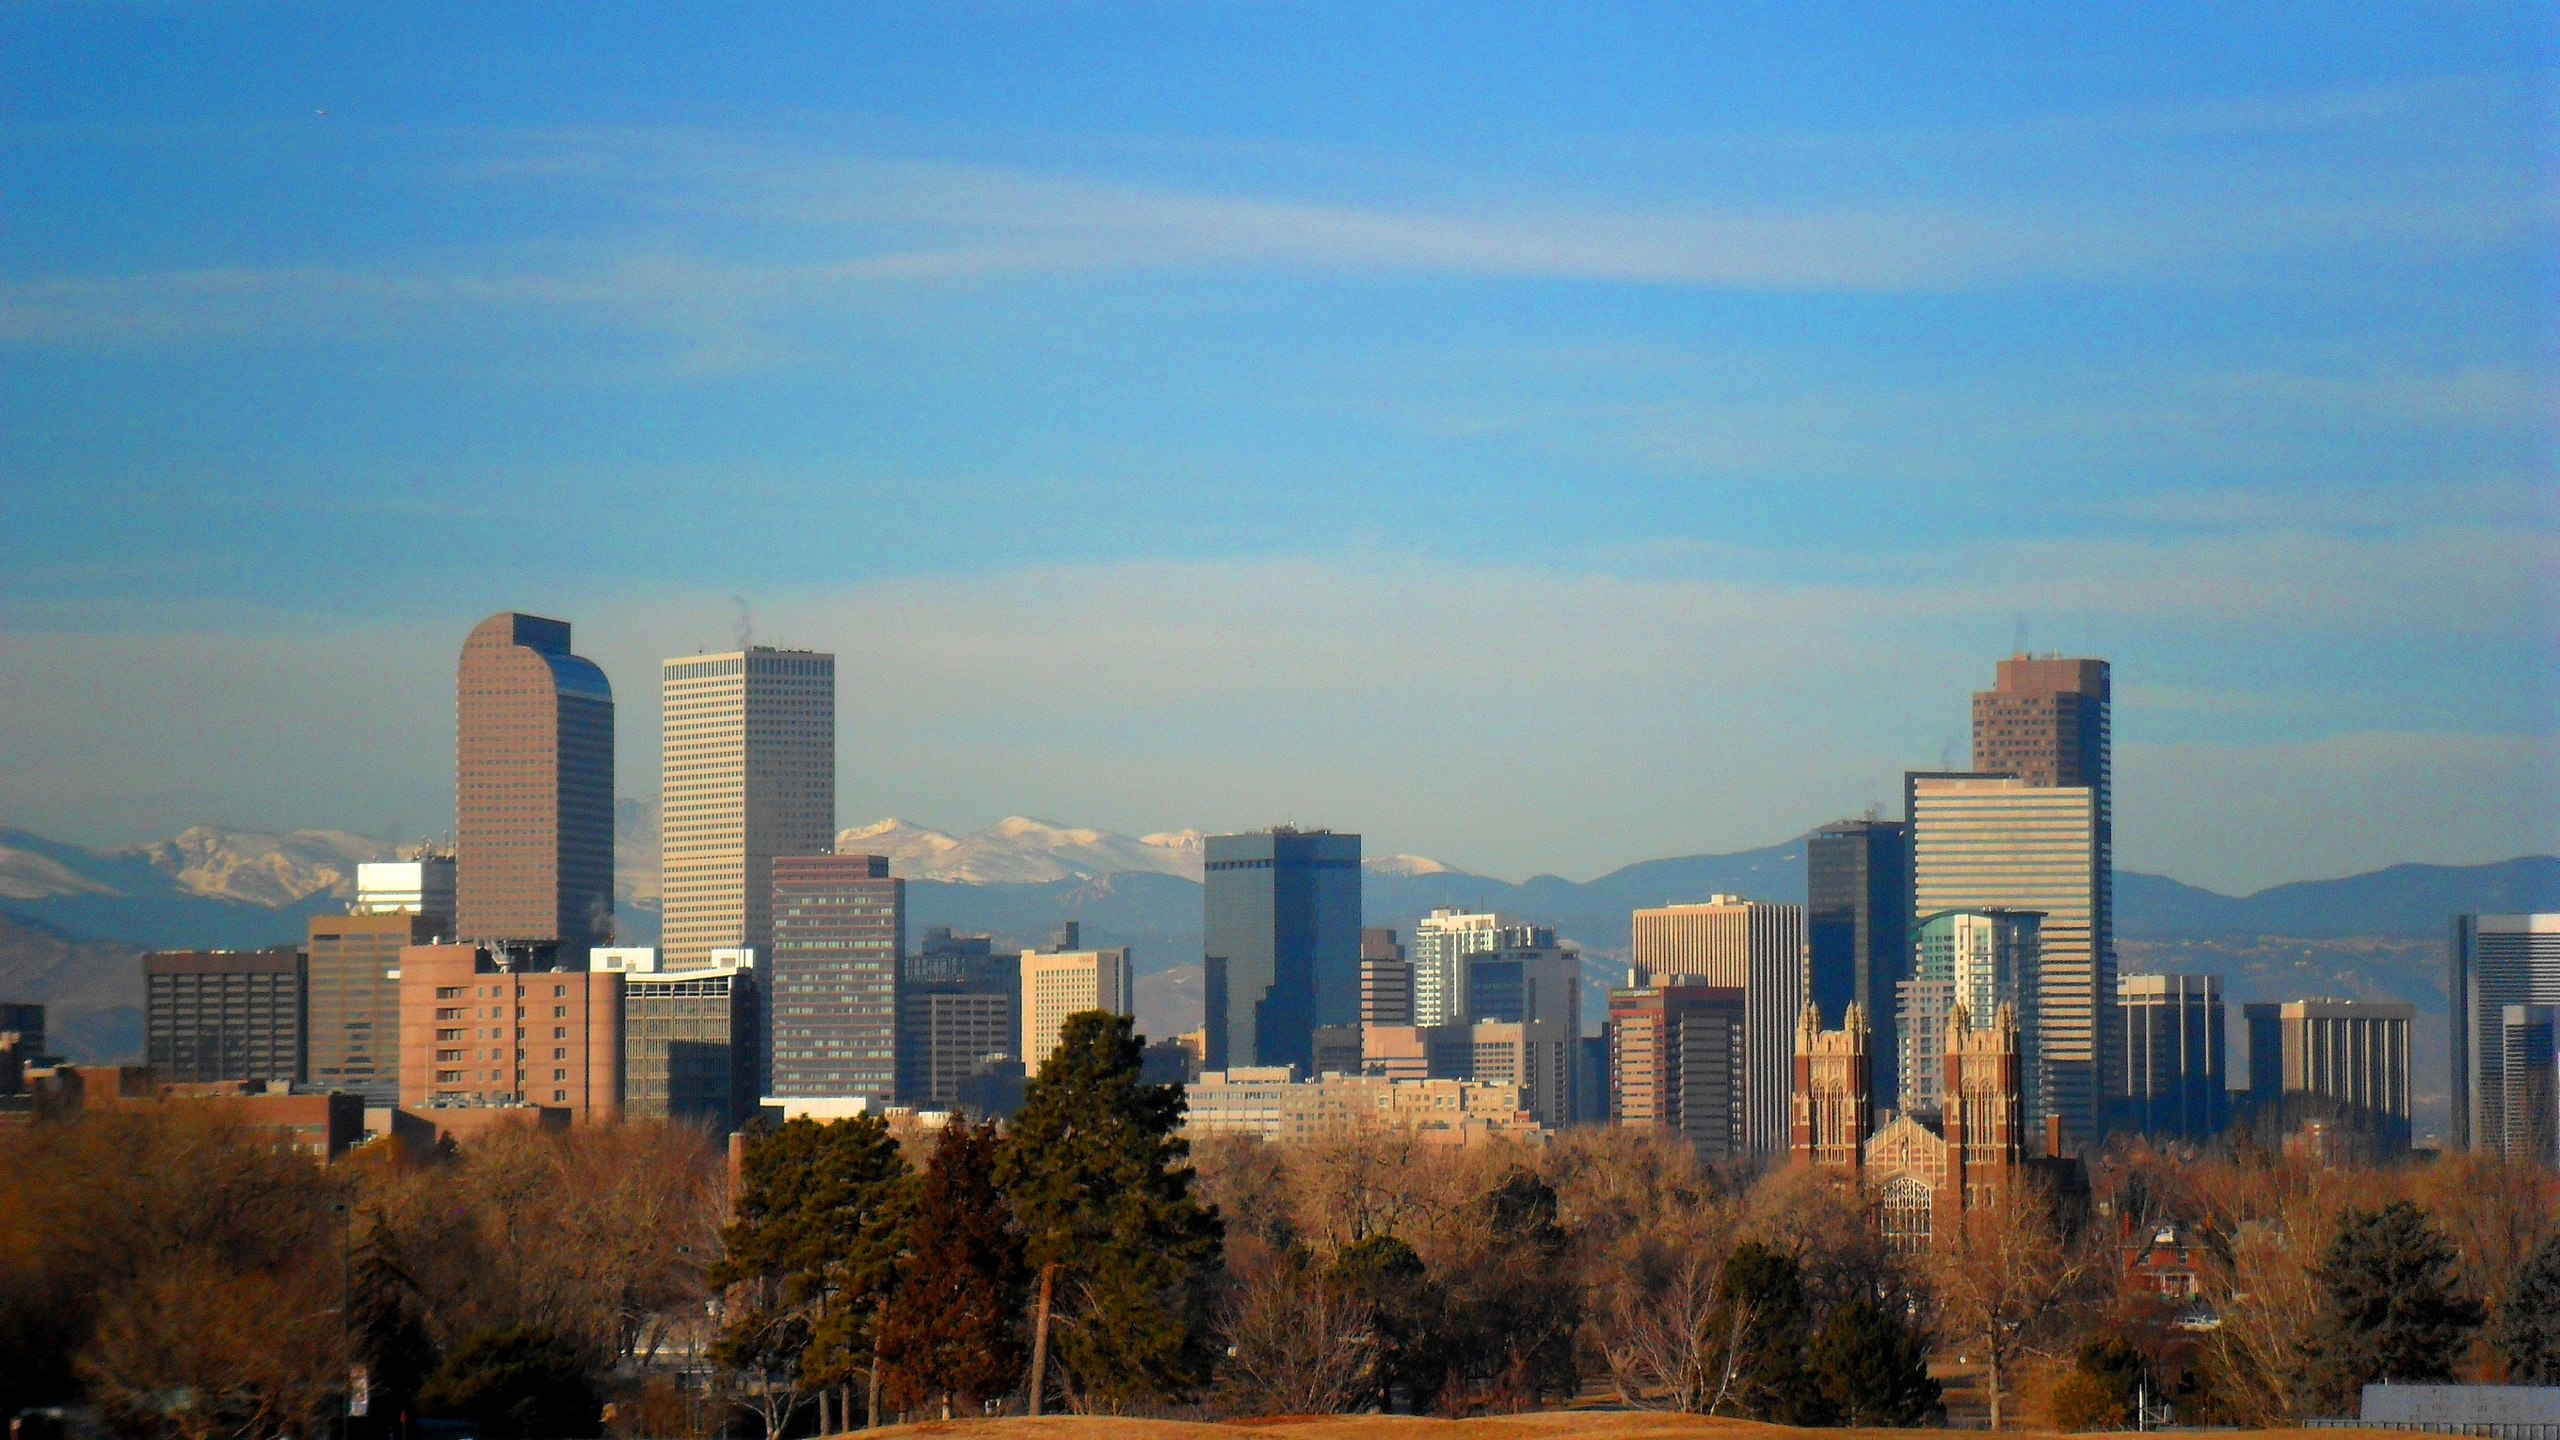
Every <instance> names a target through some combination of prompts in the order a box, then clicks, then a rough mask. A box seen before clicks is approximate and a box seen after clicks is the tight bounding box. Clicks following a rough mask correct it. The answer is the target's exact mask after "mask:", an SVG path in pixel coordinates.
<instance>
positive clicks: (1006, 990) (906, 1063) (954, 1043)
mask: <svg viewBox="0 0 2560 1440" xmlns="http://www.w3.org/2000/svg"><path fill="white" fill-rule="evenodd" d="M903 975H904V978H903V979H902V981H901V982H900V984H899V986H898V1095H899V1098H900V1099H901V1100H903V1101H904V1102H905V1103H907V1104H910V1105H919V1106H924V1107H927V1108H931V1109H936V1110H948V1109H950V1108H952V1107H953V1106H955V1105H959V1104H961V1103H962V1099H961V1091H962V1088H963V1087H964V1086H966V1085H967V1084H968V1083H969V1081H970V1078H971V1077H972V1076H974V1075H977V1074H979V1073H980V1072H981V1071H982V1070H984V1069H986V1068H987V1067H988V1066H989V1065H1002V1064H1005V1063H1007V1062H1014V1063H1016V1065H1017V1068H1018V1062H1019V1061H1020V1059H1021V1053H1020V1052H1021V1046H1022V961H1021V958H1020V957H1019V956H1018V955H1015V954H1013V953H1010V952H1008V953H1005V954H1001V955H1000V954H997V953H996V950H995V941H994V938H993V937H992V936H987V935H955V934H953V933H952V932H951V931H950V930H949V929H948V928H947V927H941V926H937V927H935V928H934V929H931V930H927V931H926V932H925V934H924V938H923V939H922V940H921V941H919V942H917V944H916V950H915V953H914V954H912V955H910V956H908V957H907V960H906V967H905V970H904V972H903Z"/></svg>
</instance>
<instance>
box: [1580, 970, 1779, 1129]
mask: <svg viewBox="0 0 2560 1440" xmlns="http://www.w3.org/2000/svg"><path fill="white" fill-rule="evenodd" d="M1746 1013H1747V1010H1746V1000H1745V996H1744V994H1743V991H1742V988H1741V987H1740V986H1716V985H1635V986H1629V987H1627V988H1626V989H1622V990H1613V991H1611V992H1609V1022H1608V1029H1607V1031H1606V1034H1605V1035H1604V1037H1603V1038H1604V1039H1605V1040H1606V1041H1607V1043H1608V1055H1609V1060H1608V1065H1607V1067H1606V1070H1607V1074H1608V1085H1609V1122H1610V1123H1611V1124H1613V1125H1623V1126H1626V1127H1628V1128H1630V1129H1636V1130H1664V1131H1670V1132H1672V1133H1674V1134H1677V1135H1679V1136H1680V1137H1681V1138H1683V1139H1685V1140H1687V1141H1688V1142H1689V1144H1690V1147H1691V1148H1692V1149H1694V1150H1695V1151H1696V1152H1697V1155H1698V1158H1699V1159H1701V1160H1705V1161H1710V1162H1713V1161H1723V1160H1734V1159H1739V1158H1741V1157H1742V1156H1743V1155H1744V1154H1745V1153H1747V1137H1746V1136H1745V1133H1744V1125H1743V1094H1744V1079H1743V1073H1744V1072H1743V1065H1744V1060H1743V1057H1744V1051H1745V1044H1744V1035H1745V1033H1746V1030H1745V1015H1746Z"/></svg>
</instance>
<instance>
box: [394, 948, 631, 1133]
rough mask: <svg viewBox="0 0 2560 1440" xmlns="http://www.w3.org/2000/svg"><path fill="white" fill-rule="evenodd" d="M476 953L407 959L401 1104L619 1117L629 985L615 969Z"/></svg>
mask: <svg viewBox="0 0 2560 1440" xmlns="http://www.w3.org/2000/svg"><path fill="white" fill-rule="evenodd" d="M504 958H511V957H501V956H499V955H494V954H492V953H491V952H490V951H489V950H487V949H486V948H484V947H482V946H478V945H470V944H463V945H410V946H406V947H404V948H403V949H402V950H401V952H400V1103H401V1104H402V1105H403V1106H405V1107H407V1108H409V1109H412V1110H417V1109H422V1108H434V1107H455V1106H460V1107H466V1108H468V1107H475V1106H490V1105H540V1106H546V1107H551V1108H556V1109H563V1110H566V1111H568V1112H569V1118H570V1119H571V1120H573V1121H579V1122H584V1121H590V1120H612V1119H616V1118H618V1117H619V1116H620V1115H621V1113H622V1051H623V1028H622V1025H623V1013H622V1009H623V987H624V981H623V977H622V975H621V973H620V972H618V971H612V970H594V971H589V970H514V969H509V968H506V966H505V965H504V964H502V959H504Z"/></svg>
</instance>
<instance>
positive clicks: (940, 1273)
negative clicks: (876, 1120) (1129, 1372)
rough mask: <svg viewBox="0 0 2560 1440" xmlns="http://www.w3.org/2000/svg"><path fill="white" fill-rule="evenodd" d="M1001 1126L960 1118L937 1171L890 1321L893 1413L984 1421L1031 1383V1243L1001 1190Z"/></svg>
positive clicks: (886, 1322)
mask: <svg viewBox="0 0 2560 1440" xmlns="http://www.w3.org/2000/svg"><path fill="white" fill-rule="evenodd" d="M1000 1149H1001V1146H1000V1143H999V1141H998V1139H997V1135H996V1127H995V1124H994V1122H992V1121H988V1122H983V1123H980V1124H977V1125H971V1124H968V1123H967V1122H966V1121H965V1119H964V1118H963V1117H961V1116H958V1115H954V1116H953V1117H952V1118H951V1123H950V1124H948V1125H946V1126H944V1127H943V1131H942V1138H941V1139H940V1140H939V1141H937V1142H936V1143H935V1145H934V1148H933V1158H932V1159H931V1160H930V1161H929V1162H927V1164H926V1167H925V1174H924V1186H923V1189H922V1191H921V1193H920V1195H919V1197H918V1200H917V1204H916V1211H915V1218H914V1222H913V1224H912V1225H911V1226H910V1227H909V1229H908V1237H907V1253H906V1255H905V1257H904V1258H903V1259H901V1260H900V1261H899V1262H898V1271H899V1279H898V1287H897V1291H896V1293H895V1294H893V1295H892V1296H891V1297H890V1299H889V1306H888V1309H887V1310H886V1311H885V1312H883V1313H882V1315H881V1317H880V1359H881V1363H882V1365H883V1366H884V1367H885V1368H886V1372H887V1373H886V1376H885V1379H886V1382H887V1390H888V1393H889V1403H890V1404H891V1405H893V1406H895V1407H897V1408H898V1409H901V1410H904V1409H907V1408H909V1407H911V1406H916V1405H922V1404H935V1405H939V1406H940V1407H941V1409H942V1411H943V1413H944V1414H945V1415H950V1414H953V1413H957V1414H961V1415H968V1414H974V1413H976V1412H977V1410H978V1409H979V1407H980V1402H982V1401H985V1400H988V1399H992V1398H994V1397H996V1396H1000V1395H1004V1394H1008V1393H1010V1392H1011V1391H1012V1390H1013V1388H1014V1387H1015V1386H1017V1385H1019V1384H1021V1383H1022V1366H1023V1356H1024V1349H1023V1343H1022V1312H1023V1304H1024V1301H1025V1299H1026V1297H1027V1295H1028V1290H1029V1287H1028V1284H1027V1276H1026V1272H1025V1270H1024V1268H1023V1263H1022V1236H1021V1234H1020V1233H1019V1232H1018V1231H1017V1230H1016V1229H1015V1228H1014V1224H1013V1212H1012V1210H1011V1209H1010V1208H1009V1207H1008V1206H1007V1205H1006V1204H1005V1199H1004V1195H1003V1193H1002V1192H1000V1191H999V1190H997V1189H996V1157H997V1155H998V1153H999V1151H1000Z"/></svg>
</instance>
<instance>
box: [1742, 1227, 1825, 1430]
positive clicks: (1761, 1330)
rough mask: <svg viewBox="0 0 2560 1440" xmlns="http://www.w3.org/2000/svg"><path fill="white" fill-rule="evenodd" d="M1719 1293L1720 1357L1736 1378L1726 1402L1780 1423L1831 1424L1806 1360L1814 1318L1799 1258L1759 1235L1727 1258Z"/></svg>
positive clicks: (1746, 1241)
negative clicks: (1763, 1239) (1722, 1338)
mask: <svg viewBox="0 0 2560 1440" xmlns="http://www.w3.org/2000/svg"><path fill="white" fill-rule="evenodd" d="M1717 1300H1718V1303H1719V1307H1720V1309H1721V1311H1722V1314H1721V1316H1720V1320H1719V1323H1720V1325H1721V1326H1722V1327H1723V1330H1724V1344H1725V1345H1726V1347H1728V1348H1727V1350H1726V1353H1725V1355H1724V1357H1723V1360H1724V1364H1725V1366H1726V1367H1727V1368H1728V1369H1729V1370H1730V1371H1731V1374H1732V1377H1733V1380H1732V1384H1731V1385H1730V1386H1729V1387H1728V1388H1727V1390H1726V1392H1725V1405H1726V1406H1727V1407H1729V1408H1731V1409H1733V1410H1735V1411H1737V1412H1739V1413H1741V1414H1743V1415H1747V1416H1749V1417H1751V1418H1752V1419H1755V1420H1770V1421H1775V1422H1777V1423H1779V1424H1782V1425H1828V1424H1832V1423H1834V1421H1833V1418H1832V1416H1831V1414H1830V1407H1829V1405H1828V1404H1827V1402H1826V1398H1825V1396H1824V1395H1823V1393H1822V1391H1821V1390H1820V1389H1819V1388H1818V1387H1817V1386H1816V1385H1815V1384H1814V1377H1813V1375H1812V1373H1811V1372H1810V1371H1809V1370H1808V1369H1807V1368H1806V1365H1805V1344H1806V1341H1807V1339H1808V1338H1809V1332H1810V1331H1811V1329H1812V1319H1813V1317H1812V1311H1811V1309H1810V1307H1809V1306H1808V1305H1807V1304H1806V1302H1805V1295H1804V1274H1803V1271H1802V1269H1801V1267H1799V1266H1798V1265H1797V1263H1796V1258H1795V1257H1794V1256H1792V1255H1789V1254H1786V1253H1785V1252H1783V1251H1780V1250H1776V1249H1772V1248H1771V1247H1769V1246H1767V1245H1764V1244H1762V1243H1761V1242H1759V1241H1757V1240H1745V1241H1743V1242H1742V1243H1741V1244H1740V1245H1737V1246H1735V1247H1734V1250H1733V1255H1732V1257H1731V1258H1729V1259H1727V1260H1726V1261H1725V1264H1724V1279H1723V1281H1722V1283H1721V1284H1720V1285H1719V1286H1718V1287H1717Z"/></svg>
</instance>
